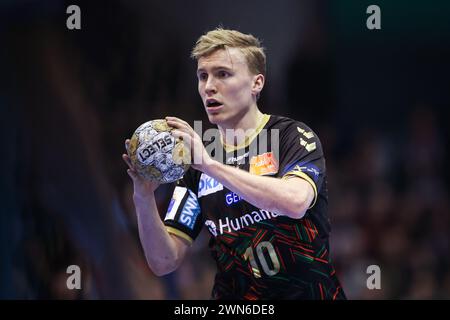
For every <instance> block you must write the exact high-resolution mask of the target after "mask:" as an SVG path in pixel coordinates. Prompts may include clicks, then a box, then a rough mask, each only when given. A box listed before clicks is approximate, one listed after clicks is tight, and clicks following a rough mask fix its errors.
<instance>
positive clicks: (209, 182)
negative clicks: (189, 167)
mask: <svg viewBox="0 0 450 320" xmlns="http://www.w3.org/2000/svg"><path fill="white" fill-rule="evenodd" d="M221 190H223V185H222V184H221V183H219V182H217V181H216V180H214V179H213V178H211V177H210V176H208V175H207V174H204V173H202V175H201V177H200V182H199V185H198V197H199V198H200V197H203V196H207V195H208V194H211V193H215V192H217V191H221Z"/></svg>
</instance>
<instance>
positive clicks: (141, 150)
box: [127, 119, 191, 183]
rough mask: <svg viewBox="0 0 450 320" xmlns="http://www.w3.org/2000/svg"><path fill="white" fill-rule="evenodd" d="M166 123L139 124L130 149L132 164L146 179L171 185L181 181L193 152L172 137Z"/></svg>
mask: <svg viewBox="0 0 450 320" xmlns="http://www.w3.org/2000/svg"><path fill="white" fill-rule="evenodd" d="M172 130H173V128H172V127H170V126H169V125H168V124H167V122H166V120H162V119H157V120H151V121H148V122H145V123H143V124H142V125H140V126H139V127H138V128H137V129H136V131H135V132H134V133H133V136H132V137H131V139H130V143H129V145H128V148H127V152H128V156H129V157H130V159H131V163H132V164H133V166H134V168H135V169H136V171H137V172H138V174H139V175H140V176H141V177H143V178H144V179H147V180H151V181H158V182H160V183H169V182H174V181H176V180H179V179H181V178H182V177H183V175H184V174H185V173H186V171H187V170H188V169H189V164H190V158H191V157H190V152H189V149H188V148H187V147H186V146H185V144H184V143H183V141H182V140H180V139H175V137H174V136H172V134H171V131H172Z"/></svg>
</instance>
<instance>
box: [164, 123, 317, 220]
mask: <svg viewBox="0 0 450 320" xmlns="http://www.w3.org/2000/svg"><path fill="white" fill-rule="evenodd" d="M166 119H167V122H168V123H169V125H171V126H173V127H175V128H176V130H173V131H172V134H173V135H174V136H175V137H181V138H182V139H183V140H184V141H185V142H187V144H188V145H189V146H190V148H191V154H193V155H194V163H193V164H192V167H194V168H195V169H197V170H199V171H202V172H204V173H206V174H207V175H209V176H210V177H212V178H214V179H215V180H216V181H218V182H220V183H222V184H223V185H224V186H226V187H227V188H228V189H230V190H231V191H233V192H235V193H237V194H239V195H240V196H241V197H243V198H244V199H245V200H246V201H248V202H250V203H251V204H253V205H254V206H256V207H258V208H261V209H266V210H269V211H274V212H276V213H280V214H284V215H287V216H289V217H291V218H294V219H300V218H302V217H303V216H304V214H305V212H306V210H308V208H309V206H310V205H311V203H312V201H313V200H314V196H315V193H314V189H313V186H312V185H311V184H310V183H309V182H307V181H306V180H304V179H302V178H300V177H295V176H294V177H289V179H278V178H274V177H264V176H257V175H254V174H250V173H248V172H246V171H244V170H240V169H237V168H234V167H230V166H227V165H224V164H222V163H220V162H218V161H215V160H213V159H211V157H210V156H209V154H208V152H207V151H206V150H205V148H204V146H203V143H202V141H201V139H200V137H199V136H198V135H197V133H196V132H195V131H194V130H193V129H192V128H191V127H190V126H189V124H188V123H187V122H185V121H183V120H181V119H178V118H175V117H166ZM195 155H199V157H198V158H199V159H198V160H199V161H198V160H197V159H195Z"/></svg>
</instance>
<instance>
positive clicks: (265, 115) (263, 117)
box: [220, 113, 270, 152]
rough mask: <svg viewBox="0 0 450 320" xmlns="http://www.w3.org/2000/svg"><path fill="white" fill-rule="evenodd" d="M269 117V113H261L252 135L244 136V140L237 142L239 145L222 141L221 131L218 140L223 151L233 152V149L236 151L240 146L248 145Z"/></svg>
mask: <svg viewBox="0 0 450 320" xmlns="http://www.w3.org/2000/svg"><path fill="white" fill-rule="evenodd" d="M269 119H270V114H265V113H263V116H262V118H261V122H260V123H259V124H258V126H257V127H256V130H255V132H254V133H253V134H252V135H250V136H248V137H245V140H244V142H243V143H241V144H239V145H237V146H233V145H229V144H226V143H225V142H224V141H223V136H222V133H221V134H220V142H221V143H222V145H223V147H224V149H225V151H226V152H233V151H236V150H239V149H242V148H245V147H247V146H249V145H250V143H252V141H253V140H254V139H255V138H256V137H257V136H258V134H259V133H260V132H261V130H262V129H263V128H264V126H265V125H266V124H267V122H269Z"/></svg>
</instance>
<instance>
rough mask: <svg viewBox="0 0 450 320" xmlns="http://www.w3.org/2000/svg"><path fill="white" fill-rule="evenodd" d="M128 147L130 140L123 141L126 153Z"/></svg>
mask: <svg viewBox="0 0 450 320" xmlns="http://www.w3.org/2000/svg"><path fill="white" fill-rule="evenodd" d="M129 146H130V139H126V140H125V149H126V150H127V151H128V147H129Z"/></svg>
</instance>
